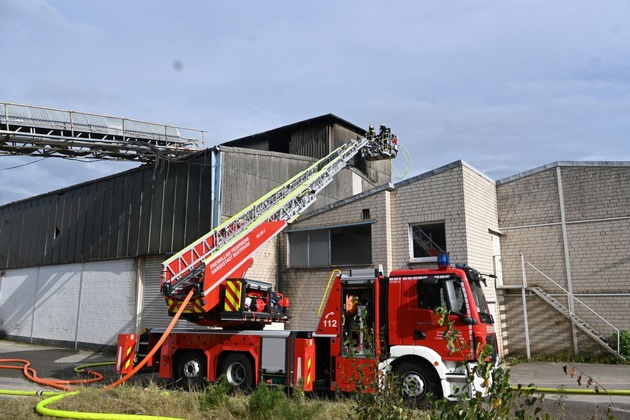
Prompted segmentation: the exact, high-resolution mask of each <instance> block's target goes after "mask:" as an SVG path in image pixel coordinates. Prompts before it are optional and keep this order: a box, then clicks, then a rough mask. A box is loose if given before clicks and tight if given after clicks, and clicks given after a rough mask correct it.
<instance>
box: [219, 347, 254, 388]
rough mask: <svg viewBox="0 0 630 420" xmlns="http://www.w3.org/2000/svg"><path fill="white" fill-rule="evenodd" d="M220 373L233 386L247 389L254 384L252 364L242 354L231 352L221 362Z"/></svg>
mask: <svg viewBox="0 0 630 420" xmlns="http://www.w3.org/2000/svg"><path fill="white" fill-rule="evenodd" d="M221 373H222V374H223V376H225V379H226V380H227V382H228V383H229V384H230V385H232V386H233V387H235V388H238V389H242V390H244V391H249V390H251V389H252V387H253V386H254V374H253V369H252V364H251V362H250V361H249V359H248V358H247V356H245V355H244V354H241V353H233V354H230V355H229V356H228V357H226V358H225V360H224V361H223V363H222V364H221Z"/></svg>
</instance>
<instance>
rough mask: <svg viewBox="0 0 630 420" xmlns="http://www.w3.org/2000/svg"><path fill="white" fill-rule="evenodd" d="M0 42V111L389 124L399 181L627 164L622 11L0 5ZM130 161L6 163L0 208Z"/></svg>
mask: <svg viewBox="0 0 630 420" xmlns="http://www.w3.org/2000/svg"><path fill="white" fill-rule="evenodd" d="M0 46H1V51H2V60H1V61H0V101H4V102H14V103H22V104H28V105H37V106H48V107H54V108H61V109H67V110H73V111H83V112H92V113H103V114H107V115H115V116H121V117H127V118H133V119H140V120H145V121H152V122H157V123H164V124H171V125H175V126H184V127H192V128H198V129H203V130H207V131H208V134H207V140H208V141H207V145H208V146H212V145H215V144H218V143H222V142H225V141H228V140H233V139H236V138H240V137H243V136H246V135H250V134H254V133H258V132H262V131H266V130H269V129H273V128H276V127H280V126H282V125H286V124H291V123H294V122H298V121H301V120H304V119H308V118H312V117H315V116H319V115H322V114H328V113H333V114H336V115H337V116H339V117H341V118H343V119H346V120H348V121H350V122H352V123H354V124H357V125H359V126H362V127H367V126H368V125H369V124H371V123H373V124H375V125H378V124H379V123H380V122H385V123H387V125H389V126H391V127H392V129H393V131H394V132H395V133H396V134H398V137H399V138H400V141H401V143H402V144H403V145H404V147H406V148H407V149H408V151H409V155H410V158H411V159H410V162H407V161H406V160H405V159H400V158H399V159H397V160H396V161H395V162H394V165H395V168H396V170H397V172H398V173H405V172H406V174H407V175H406V176H407V177H411V176H414V175H418V174H420V173H423V172H426V171H428V170H431V169H434V168H437V167H439V166H442V165H444V164H447V163H450V162H453V161H456V160H459V159H462V160H464V161H466V162H468V163H469V164H471V165H472V166H473V167H475V168H477V169H478V170H480V171H481V172H483V173H485V174H486V175H488V176H489V177H490V178H492V179H495V180H499V179H502V178H505V177H508V176H511V175H514V174H517V173H519V172H522V171H526V170H529V169H533V168H535V167H538V166H541V165H544V164H548V163H552V162H555V161H559V160H578V161H593V160H595V161H600V160H613V161H619V160H625V161H627V160H630V141H628V133H630V2H628V1H626V0H619V1H614V0H598V1H593V0H589V1H581V0H554V1H548V0H532V1H503V0H494V1H474V0H465V1H464V0H462V1H427V0H409V1H382V2H381V1H370V0H349V1H324V0H319V1H295V0H292V1H272V0H264V1H263V0H258V1H236V0H230V1H228V0H226V1H183V0H179V1H175V0H172V1H166V0H151V1H148V0H144V1H121V0H108V1H85V0H28V1H25V0H0ZM25 164H28V165H26V166H20V165H25ZM18 166H19V167H18ZM133 166H136V165H133V164H129V163H114V162H91V163H86V162H73V161H68V160H63V159H52V158H49V159H43V160H39V158H29V157H7V156H4V157H0V205H2V204H6V203H8V202H12V201H16V200H20V199H23V198H27V197H30V196H33V195H36V194H41V193H44V192H48V191H52V190H54V189H58V188H63V187H66V186H69V185H73V184H76V183H78V182H83V181H86V180H89V179H94V178H99V177H102V176H105V175H108V174H111V173H116V172H120V171H123V170H126V169H129V168H131V167H133ZM408 166H409V167H408ZM407 169H408V170H407Z"/></svg>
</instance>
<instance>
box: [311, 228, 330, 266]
mask: <svg viewBox="0 0 630 420" xmlns="http://www.w3.org/2000/svg"><path fill="white" fill-rule="evenodd" d="M328 232H329V231H328V229H326V230H313V231H310V232H309V233H308V266H309V267H326V266H328Z"/></svg>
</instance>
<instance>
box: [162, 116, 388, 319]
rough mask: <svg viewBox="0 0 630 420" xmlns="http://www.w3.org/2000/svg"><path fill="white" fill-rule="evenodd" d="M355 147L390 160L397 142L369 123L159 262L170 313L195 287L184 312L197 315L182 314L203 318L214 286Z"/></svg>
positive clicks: (244, 263)
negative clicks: (358, 136) (361, 133)
mask: <svg viewBox="0 0 630 420" xmlns="http://www.w3.org/2000/svg"><path fill="white" fill-rule="evenodd" d="M359 151H361V152H362V155H363V157H364V158H365V159H367V160H377V159H392V158H394V157H395V156H396V154H397V151H398V141H397V139H396V136H395V135H392V134H391V132H390V131H389V129H388V128H387V127H385V126H383V125H382V126H381V130H380V132H379V133H378V134H376V133H375V132H374V130H373V127H370V131H368V133H367V135H366V137H363V138H361V139H357V140H352V141H350V142H348V143H346V144H344V145H343V146H341V147H339V148H338V149H336V150H335V151H333V152H332V153H331V154H329V155H328V156H326V157H324V158H323V159H321V160H319V161H318V162H316V163H314V164H313V165H311V166H310V167H309V168H307V169H306V170H304V171H302V172H300V173H299V174H297V175H295V176H294V177H293V178H291V179H290V180H289V181H287V182H286V183H285V184H283V185H281V186H279V187H278V188H275V189H274V190H272V191H270V192H269V193H267V194H266V195H264V196H263V197H261V198H260V199H259V200H257V201H256V202H255V203H253V204H252V205H251V206H249V207H247V208H246V209H244V210H242V211H241V212H239V213H238V214H236V215H235V216H233V217H232V218H230V219H229V220H227V221H226V222H224V223H222V224H221V225H220V226H218V227H217V228H215V229H214V230H212V231H211V232H209V233H207V234H206V235H204V236H203V237H201V238H199V239H198V240H196V241H195V242H193V243H192V244H190V245H188V246H187V247H186V248H184V249H183V250H181V251H180V252H178V253H177V254H175V255H173V256H172V257H171V258H169V259H168V260H166V261H164V262H163V263H162V265H163V270H162V292H163V293H164V295H165V296H166V298H167V302H168V304H169V312H175V311H176V310H177V308H178V303H179V301H181V300H183V298H184V296H185V295H186V294H187V293H188V292H189V291H190V289H191V288H194V289H195V291H196V297H195V300H194V302H193V304H192V305H191V307H190V309H189V310H188V311H185V312H188V313H189V314H192V315H195V314H196V315H195V316H192V315H189V316H188V317H187V318H188V319H189V320H193V321H194V320H195V318H196V317H199V318H203V317H205V314H206V313H207V312H209V311H211V310H212V309H213V308H215V307H216V306H217V304H218V303H219V302H218V301H219V290H218V288H219V285H221V284H222V283H223V282H224V280H225V279H226V278H228V277H229V276H234V275H235V274H238V275H239V276H242V275H243V274H244V272H245V271H246V270H247V268H248V267H249V265H250V264H251V255H252V254H253V252H254V251H256V250H257V249H259V248H260V247H261V246H262V245H264V244H265V243H266V242H267V241H269V240H270V239H272V238H273V237H275V236H276V235H277V234H278V233H280V232H281V231H282V230H283V229H284V228H285V227H286V225H287V224H288V223H291V222H292V221H294V220H295V219H296V218H297V217H298V216H299V215H300V214H301V213H302V212H304V210H306V209H307V208H308V207H309V206H310V205H311V204H312V203H313V202H315V200H316V196H317V194H318V193H319V192H320V191H321V190H322V189H323V188H324V187H326V186H327V185H328V184H329V183H330V182H331V181H332V179H333V177H334V176H335V175H336V174H337V173H338V172H340V171H341V170H342V169H343V168H344V167H345V166H346V164H347V162H348V161H349V160H350V159H352V158H353V157H354V156H355V155H356V154H357V153H358V152H359Z"/></svg>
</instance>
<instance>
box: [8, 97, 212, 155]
mask: <svg viewBox="0 0 630 420" xmlns="http://www.w3.org/2000/svg"><path fill="white" fill-rule="evenodd" d="M204 134H205V132H204V131H202V130H195V129H188V128H182V127H174V126H170V125H164V124H154V123H149V122H144V121H139V120H132V119H128V118H121V117H112V116H108V115H98V114H89V113H85V112H76V111H66V110H61V109H54V108H44V107H38V106H30V105H20V104H14V103H9V102H0V155H2V154H5V155H25V156H39V157H62V158H73V159H79V158H86V159H104V160H124V161H135V162H153V161H155V160H156V159H165V160H177V159H180V158H184V157H186V156H189V155H191V154H192V153H195V152H198V151H200V150H203V148H204Z"/></svg>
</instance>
